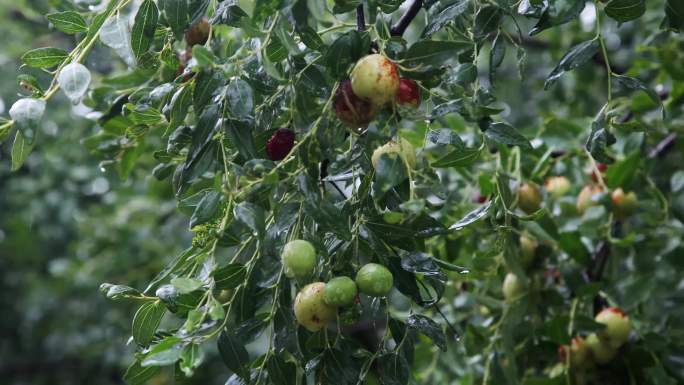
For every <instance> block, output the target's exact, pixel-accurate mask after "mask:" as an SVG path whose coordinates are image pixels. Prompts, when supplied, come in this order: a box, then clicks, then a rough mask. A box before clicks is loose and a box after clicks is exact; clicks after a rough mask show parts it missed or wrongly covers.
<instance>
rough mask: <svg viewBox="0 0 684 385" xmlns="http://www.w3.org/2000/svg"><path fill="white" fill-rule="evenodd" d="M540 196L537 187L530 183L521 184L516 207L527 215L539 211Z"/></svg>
mask: <svg viewBox="0 0 684 385" xmlns="http://www.w3.org/2000/svg"><path fill="white" fill-rule="evenodd" d="M541 201H542V195H541V192H540V191H539V187H537V186H536V185H534V184H532V183H523V184H522V185H521V186H520V188H519V189H518V207H520V209H521V210H522V211H524V212H526V213H528V214H532V213H533V212H535V211H537V210H539V208H540V207H541Z"/></svg>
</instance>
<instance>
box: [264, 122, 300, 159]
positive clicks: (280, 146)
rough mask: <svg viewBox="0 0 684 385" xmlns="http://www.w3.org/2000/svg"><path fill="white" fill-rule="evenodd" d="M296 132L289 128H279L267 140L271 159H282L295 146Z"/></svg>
mask: <svg viewBox="0 0 684 385" xmlns="http://www.w3.org/2000/svg"><path fill="white" fill-rule="evenodd" d="M294 141H295V134H294V132H292V130H290V129H289V128H279V129H278V130H277V131H276V132H274V133H273V136H271V139H269V140H268V142H266V152H267V153H268V157H269V158H271V160H282V159H284V158H285V157H286V156H287V154H289V153H290V150H292V147H293V146H294Z"/></svg>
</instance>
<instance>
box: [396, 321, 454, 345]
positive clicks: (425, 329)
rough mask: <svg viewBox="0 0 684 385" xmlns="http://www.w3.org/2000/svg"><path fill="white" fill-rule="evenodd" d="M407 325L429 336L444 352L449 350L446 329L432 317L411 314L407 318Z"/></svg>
mask: <svg viewBox="0 0 684 385" xmlns="http://www.w3.org/2000/svg"><path fill="white" fill-rule="evenodd" d="M406 325H407V326H408V327H410V328H412V329H416V330H418V331H419V332H421V333H423V334H425V335H426V336H428V337H429V338H430V339H431V340H432V342H433V343H434V344H435V345H437V347H439V348H440V349H441V350H442V351H443V352H445V351H446V350H447V342H446V336H445V335H444V330H442V328H441V327H440V326H439V325H438V324H437V323H436V322H435V321H433V320H432V319H430V318H428V317H426V316H423V315H420V314H411V315H410V316H409V317H408V319H407V320H406Z"/></svg>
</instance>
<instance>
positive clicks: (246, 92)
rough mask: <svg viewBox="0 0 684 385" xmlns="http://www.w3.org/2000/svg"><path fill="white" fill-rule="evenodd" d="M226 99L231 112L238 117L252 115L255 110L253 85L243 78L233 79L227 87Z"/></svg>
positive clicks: (242, 117) (243, 117)
mask: <svg viewBox="0 0 684 385" xmlns="http://www.w3.org/2000/svg"><path fill="white" fill-rule="evenodd" d="M226 99H227V100H228V104H229V105H230V112H231V114H232V115H233V116H234V117H236V118H238V119H245V118H248V117H250V116H252V113H253V111H254V96H253V92H252V87H250V85H249V83H247V82H246V81H244V80H242V79H237V78H236V79H233V80H231V81H230V83H228V87H227V88H226Z"/></svg>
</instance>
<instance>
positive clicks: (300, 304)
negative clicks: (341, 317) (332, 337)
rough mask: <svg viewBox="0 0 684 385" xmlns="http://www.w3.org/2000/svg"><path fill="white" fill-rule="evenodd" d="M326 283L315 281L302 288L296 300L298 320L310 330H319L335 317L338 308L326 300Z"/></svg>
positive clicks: (295, 311) (295, 307)
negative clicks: (328, 303)
mask: <svg viewBox="0 0 684 385" xmlns="http://www.w3.org/2000/svg"><path fill="white" fill-rule="evenodd" d="M324 296H325V283H323V282H314V283H311V284H308V285H306V286H304V287H303V288H302V290H300V291H299V293H298V294H297V297H296V298H295V302H294V313H295V318H297V322H299V324H300V325H302V326H304V328H306V330H308V331H310V332H317V331H319V330H321V329H323V328H324V327H325V325H327V324H328V322H330V321H332V320H334V319H335V317H336V315H337V309H336V308H335V307H333V306H329V305H327V304H326V303H325V301H324V299H323V298H324Z"/></svg>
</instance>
